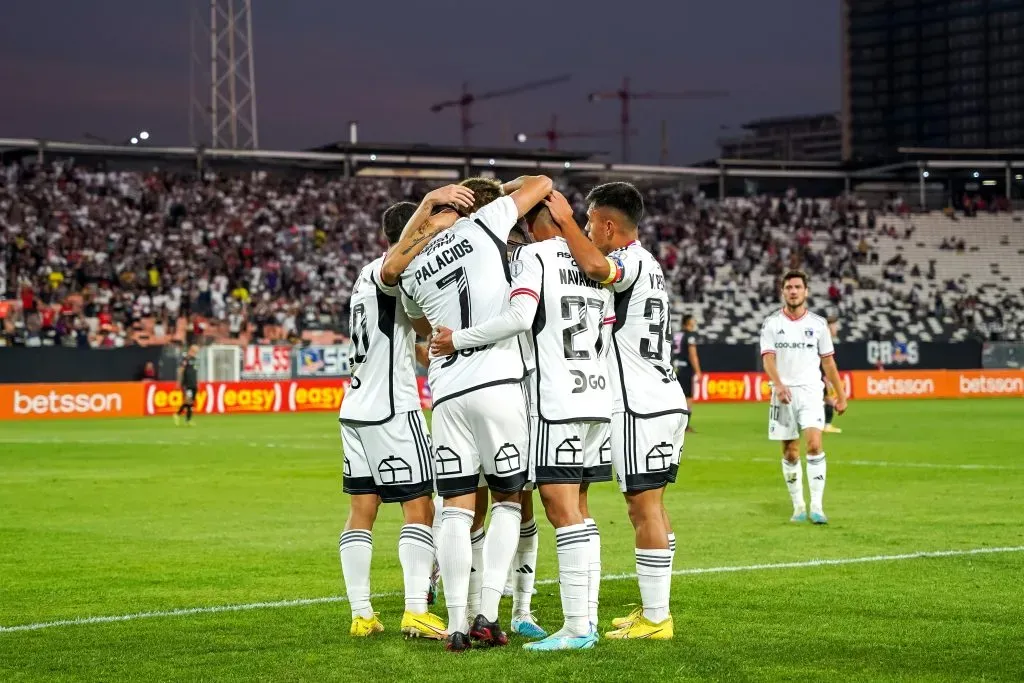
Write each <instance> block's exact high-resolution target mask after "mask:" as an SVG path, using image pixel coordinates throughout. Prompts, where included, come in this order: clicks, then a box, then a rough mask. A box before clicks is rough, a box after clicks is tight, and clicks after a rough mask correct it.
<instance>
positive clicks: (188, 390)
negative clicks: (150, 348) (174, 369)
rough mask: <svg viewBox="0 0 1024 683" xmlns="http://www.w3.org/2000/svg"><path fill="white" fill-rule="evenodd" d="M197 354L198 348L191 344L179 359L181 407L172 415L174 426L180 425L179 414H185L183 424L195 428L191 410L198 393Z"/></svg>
mask: <svg viewBox="0 0 1024 683" xmlns="http://www.w3.org/2000/svg"><path fill="white" fill-rule="evenodd" d="M198 354H199V347H198V346H196V345H195V344H193V345H192V346H190V347H188V351H187V352H186V353H185V356H184V357H183V358H182V359H181V365H180V366H179V367H178V386H179V387H181V396H182V400H181V407H180V408H178V412H176V413H175V414H174V424H175V425H178V424H180V423H181V414H182V413H185V424H187V425H188V426H189V427H193V426H195V422H193V421H192V409H193V408H194V407H195V405H196V392H198V391H199V375H198V373H197V372H196V356H197V355H198Z"/></svg>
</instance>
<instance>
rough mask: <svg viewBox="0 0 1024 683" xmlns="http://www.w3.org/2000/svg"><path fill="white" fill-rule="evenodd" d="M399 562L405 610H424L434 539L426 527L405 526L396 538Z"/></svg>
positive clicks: (415, 612)
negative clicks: (403, 586)
mask: <svg viewBox="0 0 1024 683" xmlns="http://www.w3.org/2000/svg"><path fill="white" fill-rule="evenodd" d="M398 561H399V562H401V564H402V575H403V576H404V577H405V609H406V611H407V612H412V613H413V614H423V613H424V612H426V611H427V591H428V590H430V570H431V569H432V568H433V565H434V536H433V534H432V533H431V532H430V527H428V526H426V525H425V524H406V525H405V526H403V527H402V531H401V533H400V534H399V536H398Z"/></svg>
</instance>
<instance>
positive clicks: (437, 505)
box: [430, 496, 444, 541]
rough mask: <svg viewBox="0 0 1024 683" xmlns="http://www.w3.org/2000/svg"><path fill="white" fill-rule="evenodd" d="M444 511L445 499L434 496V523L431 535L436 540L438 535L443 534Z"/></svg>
mask: <svg viewBox="0 0 1024 683" xmlns="http://www.w3.org/2000/svg"><path fill="white" fill-rule="evenodd" d="M442 510H444V498H442V497H441V496H434V522H433V524H432V525H431V527H430V533H431V534H433V536H434V540H435V541H436V540H437V535H438V534H439V533H441V512H442Z"/></svg>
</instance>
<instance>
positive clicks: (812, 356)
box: [761, 309, 835, 387]
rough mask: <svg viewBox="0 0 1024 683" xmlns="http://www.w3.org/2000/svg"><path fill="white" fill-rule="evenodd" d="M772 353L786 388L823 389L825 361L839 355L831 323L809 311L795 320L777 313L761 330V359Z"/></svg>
mask: <svg viewBox="0 0 1024 683" xmlns="http://www.w3.org/2000/svg"><path fill="white" fill-rule="evenodd" d="M769 353H774V354H775V367H776V368H778V370H779V379H780V380H782V383H783V384H785V385H786V386H788V387H805V386H810V387H816V386H821V385H822V381H821V359H822V358H824V357H826V356H831V355H832V354H833V353H835V347H834V346H833V345H832V334H831V332H829V329H828V321H827V320H825V319H824V318H822V317H821V316H820V315H816V314H814V313H811V312H810V311H807V310H805V311H804V314H803V315H802V316H800V317H799V318H795V319H794V318H790V317H789V316H788V315H787V314H786V312H785V310H784V309H780V310H778V311H775V312H774V313H772V314H771V315H769V316H768V317H767V318H765V321H764V324H763V325H762V326H761V355H762V356H765V355H766V354H769Z"/></svg>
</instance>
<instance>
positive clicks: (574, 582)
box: [555, 524, 591, 636]
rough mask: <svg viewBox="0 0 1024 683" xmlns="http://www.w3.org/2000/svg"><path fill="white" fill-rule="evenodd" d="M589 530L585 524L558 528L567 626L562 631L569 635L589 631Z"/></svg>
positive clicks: (559, 574)
mask: <svg viewBox="0 0 1024 683" xmlns="http://www.w3.org/2000/svg"><path fill="white" fill-rule="evenodd" d="M590 536H591V533H590V530H589V529H588V528H587V525H586V524H573V525H571V526H565V527H562V528H561V529H555V548H556V549H557V552H558V588H559V593H560V594H561V596H562V614H563V615H564V617H565V625H564V626H563V627H562V629H561V631H559V633H560V634H562V635H567V636H585V635H587V634H588V633H590V610H589V607H588V604H587V603H588V600H589V596H588V593H589V586H590Z"/></svg>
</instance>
